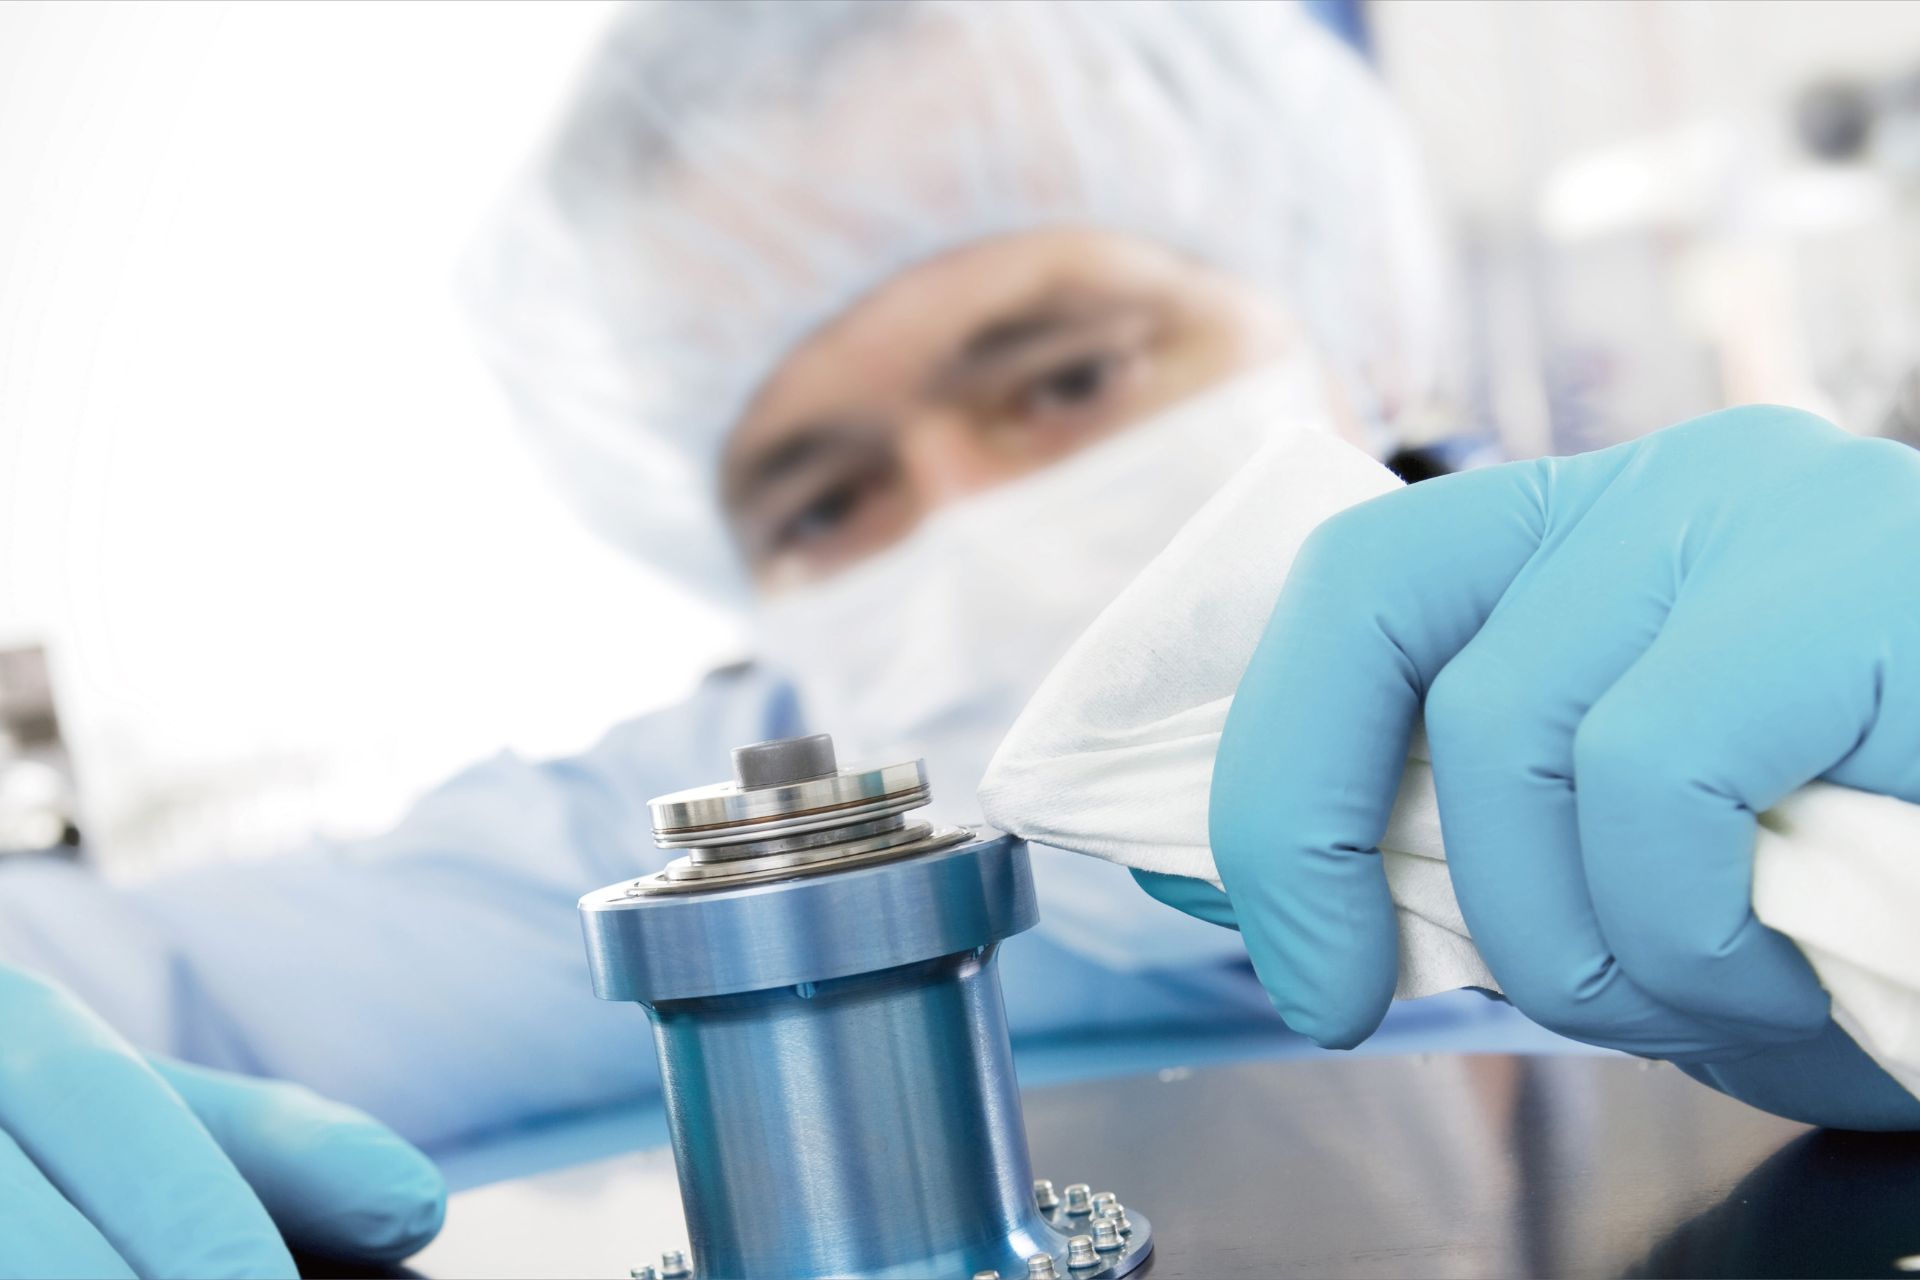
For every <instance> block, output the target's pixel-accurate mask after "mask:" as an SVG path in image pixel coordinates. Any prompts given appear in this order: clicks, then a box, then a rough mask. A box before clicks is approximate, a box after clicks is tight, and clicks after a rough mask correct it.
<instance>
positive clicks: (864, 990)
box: [580, 739, 1151, 1280]
mask: <svg viewBox="0 0 1920 1280" xmlns="http://www.w3.org/2000/svg"><path fill="white" fill-rule="evenodd" d="M743 756H744V758H743ZM832 759H833V757H832V747H831V743H830V742H828V741H827V740H825V739H816V740H801V741H800V742H799V743H797V744H779V743H776V744H758V745H756V746H755V747H752V748H746V749H743V751H742V752H736V753H735V760H736V779H735V781H734V782H731V783H725V784H721V785H720V786H718V787H715V788H703V789H701V790H700V791H698V792H683V793H679V794H678V795H676V796H668V797H662V798H661V799H660V800H658V801H655V802H654V806H653V815H654V825H655V836H656V839H657V840H658V841H659V842H660V843H661V844H662V845H666V846H669V847H674V848H682V849H686V850H688V853H687V855H686V856H685V857H683V858H681V859H679V860H677V861H676V863H675V864H673V865H670V866H669V867H667V868H666V869H664V870H662V871H660V872H657V873H654V874H653V875H651V876H643V877H641V878H640V879H638V880H635V881H631V882H627V883H622V884H617V885H612V886H609V887H608V888H606V889H602V890H600V891H598V892H596V893H592V894H589V895H587V896H586V897H585V898H583V899H581V903H580V908H581V916H582V921H583V924H584V927H585V932H586V940H587V953H588V959H589V966H590V968H591V971H592V974H593V981H594V989H595V991H596V993H597V994H599V995H600V996H601V997H602V998H605V999H610V1000H633V1001H638V1002H639V1003H640V1004H642V1005H643V1006H644V1007H645V1008H646V1011H647V1015H648V1018H649V1020H650V1022H651V1024H652V1028H653V1035H654V1044H655V1048H656V1049H657V1051H658V1054H659V1058H660V1072H661V1081H662V1089H663V1097H664V1101H665V1105H666V1112H667V1122H668V1127H669V1129H670V1131H671V1134H672V1139H673V1150H674V1163H675V1166H676V1168H677V1170H678V1173H679V1178H680V1189H681V1195H682V1198H683V1200H684V1202H685V1208H686V1217H687V1229H688V1233H689V1236H690V1243H691V1245H692V1252H693V1265H694V1272H695V1274H696V1275H697V1276H699V1277H702V1278H703V1280H709V1278H711V1280H759V1278H761V1277H783V1278H784V1277H792V1278H794V1280H802V1278H806V1277H915V1278H918V1277H933V1276H954V1277H965V1276H969V1275H973V1274H974V1273H976V1272H981V1271H998V1272H1000V1273H1001V1274H1002V1275H1025V1274H1028V1272H1029V1270H1030V1264H1031V1260H1032V1259H1034V1258H1035V1257H1039V1256H1047V1257H1051V1258H1054V1259H1057V1261H1058V1271H1059V1274H1062V1275H1065V1274H1066V1273H1067V1271H1068V1262H1069V1252H1070V1249H1069V1238H1070V1237H1071V1236H1075V1235H1079V1234H1081V1233H1083V1232H1085V1231H1086V1230H1087V1229H1088V1226H1087V1219H1086V1218H1085V1217H1084V1216H1082V1217H1079V1218H1072V1219H1070V1218H1069V1217H1068V1209H1067V1208H1066V1207H1064V1206H1060V1207H1050V1208H1046V1209H1043V1208H1042V1207H1041V1205H1040V1204H1039V1203H1038V1202H1037V1200H1036V1195H1035V1189H1034V1188H1035V1183H1034V1178H1033V1171H1032V1168H1031V1164H1030V1162H1029V1159H1028V1155H1027V1144H1026V1134H1025V1130H1024V1128H1023V1125H1022V1121H1021V1112H1020V1097H1019V1092H1018V1088H1017V1084H1016V1081H1015V1077H1014V1072H1013V1060H1012V1051H1011V1048H1010V1044H1009V1040H1008V1035H1007V1026H1006V1014H1005V1010H1004V1007H1003V1004H1002V1000H1001V994H1000V983H999V971H998V966H997V964H996V957H997V947H998V944H999V943H1000V942H1001V941H1002V940H1003V939H1005V938H1007V937H1010V936H1012V935H1013V934H1015V933H1018V932H1020V931H1021V930H1024V929H1027V928H1030V927H1031V926H1032V925H1033V924H1034V923H1036V921H1037V920H1038V911H1037V908H1036V906H1035V902H1034V894H1033V880H1032V874H1031V871H1030V869H1029V866H1028V860H1027V850H1026V846H1025V845H1024V844H1023V843H1022V842H1020V841H1018V840H1014V839H1012V838H1010V837H1006V836H990V837H988V838H980V837H978V836H976V835H975V834H974V833H972V832H968V831H964V830H957V829H950V830H945V831H933V830H931V829H929V828H927V827H926V826H925V824H917V825H916V824H912V823H908V822H907V821H906V820H905V818H904V816H903V814H904V811H905V810H904V807H903V806H907V807H910V805H911V804H917V803H925V800H926V798H927V796H928V795H929V794H930V793H929V790H928V788H927V785H926V779H925V772H924V770H923V769H922V768H921V767H920V766H919V764H918V762H915V763H914V764H912V765H911V766H903V765H893V766H886V767H885V768H882V769H870V770H858V769H837V768H836V769H835V770H834V771H833V772H832V773H823V772H821V770H822V768H823V767H824V765H830V764H831V763H832ZM823 815H836V816H837V817H838V818H839V820H840V821H841V823H842V825H841V827H840V828H838V830H839V831H840V832H841V833H842V834H844V836H845V838H844V839H841V840H839V841H833V840H825V841H823V840H821V839H819V837H821V836H822V835H831V834H833V833H834V832H835V830H836V829H835V828H834V827H832V826H831V825H825V826H823V825H822V822H823ZM876 824H878V825H879V826H880V827H881V830H879V832H878V833H877V834H876V833H875V832H874V830H873V828H874V826H875V825H876ZM795 836H798V837H805V838H806V839H805V841H804V842H803V843H800V844H797V845H789V844H788V843H787V842H788V840H789V839H790V838H791V837H795ZM743 847H744V848H745V850H746V851H745V852H744V853H741V852H736V851H739V850H742V849H743ZM1080 1212H1081V1214H1082V1215H1084V1214H1085V1212H1086V1210H1085V1208H1084V1207H1082V1208H1081V1209H1080ZM1056 1219H1057V1220H1058V1221H1056ZM1133 1228H1134V1230H1133V1234H1132V1235H1131V1236H1130V1237H1129V1238H1128V1240H1129V1243H1128V1247H1127V1248H1126V1249H1124V1250H1123V1251H1120V1252H1114V1253H1103V1254H1100V1255H1099V1263H1098V1267H1099V1269H1097V1270H1094V1269H1088V1267H1087V1265H1086V1263H1085V1259H1084V1258H1083V1259H1081V1266H1080V1268H1079V1269H1077V1270H1075V1272H1074V1274H1075V1275H1076V1276H1096V1275H1097V1276H1119V1275H1124V1274H1125V1273H1126V1272H1128V1271H1131V1270H1132V1269H1133V1268H1134V1267H1135V1266H1137V1265H1138V1264H1139V1262H1141V1261H1142V1260H1143V1259H1144V1258H1145V1256H1146V1254H1147V1252H1148V1251H1149V1249H1150V1248H1151V1245H1150V1242H1149V1235H1148V1231H1147V1229H1146V1226H1145V1220H1144V1219H1142V1218H1140V1217H1139V1216H1138V1215H1137V1214H1136V1215H1135V1216H1134V1222H1133ZM1082 1252H1083V1253H1084V1250H1083V1251H1082Z"/></svg>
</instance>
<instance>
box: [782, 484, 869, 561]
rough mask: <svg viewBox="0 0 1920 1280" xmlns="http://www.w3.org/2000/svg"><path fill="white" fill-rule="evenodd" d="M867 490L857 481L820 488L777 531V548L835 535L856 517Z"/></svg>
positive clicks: (794, 545)
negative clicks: (854, 515)
mask: <svg viewBox="0 0 1920 1280" xmlns="http://www.w3.org/2000/svg"><path fill="white" fill-rule="evenodd" d="M864 492H865V490H864V486H862V485H861V484H859V483H858V482H855V481H847V482H843V483H841V484H836V485H834V486H832V487H831V488H828V489H823V490H821V491H820V493H818V494H816V495H815V496H814V497H813V498H812V499H811V500H810V501H808V502H807V503H806V504H805V505H804V506H802V507H801V508H800V509H799V510H798V511H796V512H794V513H793V514H792V515H791V516H788V517H787V518H786V519H785V520H783V521H781V522H780V526H779V528H778V529H776V530H775V531H774V537H773V545H774V547H775V549H777V550H786V549H788V548H792V547H804V546H806V545H807V544H809V543H812V542H817V541H820V540H821V539H824V538H830V537H832V536H833V535H834V534H835V533H836V532H838V531H839V529H840V528H841V526H843V525H845V524H846V523H847V521H849V520H850V519H852V518H853V514H854V512H855V511H856V510H857V509H858V508H859V506H860V502H861V499H862V497H863V496H864Z"/></svg>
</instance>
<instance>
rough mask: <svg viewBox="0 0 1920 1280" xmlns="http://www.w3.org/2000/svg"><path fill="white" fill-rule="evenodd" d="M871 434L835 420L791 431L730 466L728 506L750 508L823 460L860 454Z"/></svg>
mask: <svg viewBox="0 0 1920 1280" xmlns="http://www.w3.org/2000/svg"><path fill="white" fill-rule="evenodd" d="M872 434H873V433H872V432H871V431H862V430H860V429H858V428H857V427H855V426H853V424H851V423H846V422H837V421H832V420H828V421H822V422H814V423H808V424H806V425H804V426H801V427H799V428H797V429H795V430H793V431H791V432H788V433H786V434H784V435H782V436H781V437H780V438H779V439H778V440H776V441H774V442H773V443H772V444H769V445H767V446H766V447H764V448H761V449H758V450H753V451H751V452H749V453H748V454H747V455H746V456H745V457H744V458H741V459H740V460H738V461H737V462H729V463H728V464H727V466H726V469H725V470H726V479H725V486H724V489H725V492H724V496H725V499H726V502H727V505H728V506H730V507H740V506H744V505H747V504H748V503H750V502H751V501H752V500H753V499H754V498H756V497H758V496H759V495H760V494H761V493H762V492H764V491H765V490H767V489H769V488H771V487H772V486H774V485H776V484H778V483H780V482H781V481H782V480H785V479H786V478H787V477H789V476H791V475H793V474H794V473H796V472H799V471H804V470H805V469H807V468H808V467H811V466H814V465H816V464H817V463H819V462H820V461H821V460H823V459H830V458H832V457H833V456H835V455H836V454H842V453H850V452H858V451H859V450H860V448H861V444H862V442H863V441H864V440H866V439H867V438H869V437H870V436H871V435H872Z"/></svg>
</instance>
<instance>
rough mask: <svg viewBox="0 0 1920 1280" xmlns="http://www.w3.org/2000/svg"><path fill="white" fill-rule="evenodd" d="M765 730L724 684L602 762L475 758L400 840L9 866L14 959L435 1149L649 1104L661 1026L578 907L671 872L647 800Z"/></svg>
mask: <svg viewBox="0 0 1920 1280" xmlns="http://www.w3.org/2000/svg"><path fill="white" fill-rule="evenodd" d="M767 716H768V704H767V701H766V699H765V697H764V696H758V697H756V696H755V690H754V689H753V688H751V687H746V686H745V685H743V683H742V682H740V681H735V682H732V683H728V684H712V683H710V684H709V685H708V686H707V687H706V688H705V689H703V690H702V693H701V694H700V695H699V696H697V697H696V698H695V699H693V700H692V701H691V702H690V703H687V704H683V705H681V706H679V707H676V708H673V709H671V710H669V711H666V712H662V713H659V714H657V715H653V716H648V717H645V718H642V719H640V720H636V721H631V722H628V723H627V724H624V725H622V726H620V727H619V728H617V729H615V730H614V731H612V732H611V733H609V734H608V735H607V737H606V738H605V739H603V740H602V741H601V742H600V744H599V745H597V746H596V747H595V748H594V749H593V750H592V751H590V752H588V753H586V754H585V755H582V756H578V757H574V758H571V759H566V760H560V761H555V762H549V763H530V762H527V761H525V760H521V759H519V758H517V757H515V756H512V755H502V756H499V757H496V758H495V759H493V760H490V761H488V762H486V763H484V764H480V765H477V766H475V767H474V768H471V769H469V770H467V771H466V772H464V773H462V774H460V775H459V776H457V777H455V778H453V779H452V780H451V781H449V782H447V783H446V784H444V785H442V786H441V787H439V788H438V789H436V790H435V791H433V792H431V793H429V794H428V795H427V796H426V797H425V798H423V799H422V800H421V801H420V802H419V803H418V804H417V805H416V806H415V807H414V809H413V810H412V812H411V813H410V814H409V815H408V816H407V817H406V818H405V820H403V821H402V822H401V823H400V825H399V826H398V827H396V828H395V829H394V830H393V831H391V832H389V833H388V834H386V835H383V836H379V837H377V838H374V839H370V840H364V841H357V842H351V843H342V844H336V845H330V846H315V847H311V848H308V849H305V850H302V851H300V852H297V853H292V854H288V855H286V856H283V857H278V858H272V859H268V860H264V861H261V862H257V863H251V864H244V865H230V864H228V865H216V866H208V867H204V868H197V869H194V870H191V871H188V872H185V873H180V874H174V875H168V876H165V877H162V878H158V879H154V880H151V881H148V882H146V883H144V884H139V885H133V886H127V887H115V886H112V885H110V884H107V883H104V882H102V881H100V880H98V879H97V878H94V877H92V876H90V875H87V874H86V873H85V872H84V871H83V870H81V869H79V868H75V867H71V866H67V865H63V864H42V865H38V866H21V867H13V868H7V869H5V870H3V871H0V958H5V959H7V960H9V961H13V962H16V963H19V964H22V965H25V966H26V967H29V968H33V969H36V970H38V971H40V972H43V973H46V974H49V975H50V976H52V977H54V978H56V979H58V980H60V981H62V982H64V983H65V984H67V985H68V986H70V987H71V988H73V989H74V990H75V991H76V993H78V994H79V995H80V996H81V998H83V999H85V1000H86V1001H88V1003H90V1004H91V1005H93V1007H94V1008H96V1009H97V1010H99V1011H100V1012H101V1013H102V1014H103V1015H104V1016H105V1017H107V1018H108V1019H109V1021H112V1022H114V1023H115V1024H116V1025H117V1026H119V1027H120V1029H121V1030H122V1031H123V1032H124V1033H126V1034H127V1035H128V1036H129V1037H130V1038H132V1039H133V1040H134V1041H135V1042H136V1043H138V1044H140V1045H142V1046H143V1047H145V1048H149V1049H155V1050H160V1051H164V1052H169V1053H172V1054H175V1055H177V1056H180V1057H183V1058H186V1059H189V1060H191V1061H195V1062H199V1063H203V1064H205V1065H209V1066H216V1067H225V1068H228V1069H233V1070H240V1071H247V1072H256V1073H261V1074H269V1075H274V1076H279V1077H283V1078H286V1079H292V1080H297V1081H300V1082H302V1083H304V1084H307V1085H310V1086H311V1087H313V1088H315V1089H317V1090H319V1091H320V1092H322V1093H323V1094H326V1095H328V1096H330V1097H333V1098H337V1099H339V1100H341V1101H343V1102H348V1103H352V1104H354V1105H356V1106H359V1107H362V1108H364V1109H365V1110H367V1111H369V1112H371V1113H372V1114H374V1115H376V1116H378V1117H379V1118H381V1119H382V1120H384V1121H386V1122H387V1123H388V1124H390V1125H392V1126H393V1127H395V1128H396V1129H398V1130H399V1131H400V1132H401V1133H402V1134H404V1135H405V1136H406V1137H408V1138H410V1139H412V1140H413V1141H415V1142H418V1143H421V1144H424V1145H432V1144H436V1143H440V1142H445V1141H448V1140H451V1139H455V1138H459V1137H463V1136H467V1135H471V1134H475V1133H479V1132H484V1131H486V1130H488V1129H492V1128H498V1127H503V1126H507V1125H512V1124H515V1123H518V1122H522V1121H525V1120H527V1119H530V1118H534V1117H537V1116H542V1115H551V1114H557V1113H562V1112H566V1111H571V1110H576V1109H581V1108H588V1107H594V1106H599V1105H605V1104H607V1103H611V1102H616V1101H619V1100H623V1099H627V1098H631V1097H635V1096H638V1095H641V1094H644V1093H646V1092H649V1091H651V1090H653V1089H654V1088H656V1087H657V1079H656V1075H655V1067H654V1055H653V1050H652V1045H651V1040H650V1037H649V1033H648V1030H647V1026H646V1020H645V1015H644V1014H643V1013H642V1012H641V1010H640V1009H639V1008H637V1007H636V1006H633V1005H619V1004H608V1003H605V1002H603V1001H600V1000H597V999H595V998H594V996H593V993H592V991H591V989H590V987H589V985H588V979H587V975H586V967H585V959H584V954H583V952H582V950H581V943H580V929H579V923H578V919H577V916H576V912H575V902H576V900H577V899H578V898H579V896H580V895H581V894H582V893H584V892H586V891H587V890H589V889H592V888H595V887H598V886H599V885H602V884H605V883H607V882H608V881H611V880H616V879H619V878H620V877H622V876H628V875H633V874H635V873H636V872H638V871H640V870H644V869H647V868H650V867H652V866H656V865H658V864H659V862H660V860H661V855H660V854H659V852H658V851H657V850H655V849H654V847H653V844H652V841H651V838H650V824H649V822H648V818H647V812H646V801H647V798H648V797H650V796H653V795H658V794H661V793H662V792H664V791H669V790H675V789H678V788H680V787H683V786H688V785H693V784H694V783H697V782H699V781H702V780H705V779H706V778H707V777H708V776H709V775H711V774H713V773H714V772H715V769H716V764H715V761H714V759H710V758H709V756H711V755H713V753H714V752H716V751H717V752H718V753H719V754H718V756H717V759H718V760H719V761H720V762H722V764H724V761H725V760H726V755H725V751H724V747H723V746H721V745H719V744H724V743H729V742H735V741H750V740H752V739H754V738H755V737H760V736H765V733H764V730H765V729H766V727H767ZM709 745H711V747H712V750H708V749H707V748H708V747H709Z"/></svg>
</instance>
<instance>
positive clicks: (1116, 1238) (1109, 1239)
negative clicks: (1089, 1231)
mask: <svg viewBox="0 0 1920 1280" xmlns="http://www.w3.org/2000/svg"><path fill="white" fill-rule="evenodd" d="M1124 1243H1125V1242H1124V1241H1123V1240H1121V1239H1120V1227H1119V1225H1118V1224H1117V1223H1116V1222H1115V1221H1114V1220H1113V1219H1112V1218H1102V1219H1100V1220H1099V1221H1098V1222H1096V1223H1094V1224H1093V1247H1094V1248H1096V1249H1098V1250H1099V1251H1100V1252H1102V1253H1112V1252H1113V1251H1114V1250H1115V1249H1118V1248H1119V1247H1120V1246H1121V1245H1122V1244H1124Z"/></svg>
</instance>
